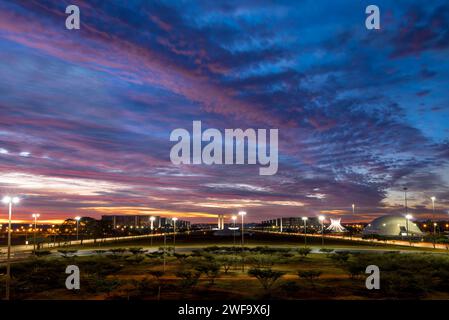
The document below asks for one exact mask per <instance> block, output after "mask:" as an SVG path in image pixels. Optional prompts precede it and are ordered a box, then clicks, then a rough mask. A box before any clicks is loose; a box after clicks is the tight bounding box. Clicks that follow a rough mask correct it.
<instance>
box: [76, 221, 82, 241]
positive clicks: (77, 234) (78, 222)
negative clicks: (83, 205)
mask: <svg viewBox="0 0 449 320" xmlns="http://www.w3.org/2000/svg"><path fill="white" fill-rule="evenodd" d="M75 220H76V241H78V238H79V232H78V230H79V228H80V220H81V217H78V216H77V217H75Z"/></svg>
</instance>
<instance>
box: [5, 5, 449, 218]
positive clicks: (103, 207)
mask: <svg viewBox="0 0 449 320" xmlns="http://www.w3.org/2000/svg"><path fill="white" fill-rule="evenodd" d="M363 2H364V1H361V2H357V1H356V2H354V3H351V4H344V5H340V4H335V3H332V2H328V3H327V4H326V3H323V4H322V5H321V6H320V7H318V6H317V5H316V3H315V2H313V1H301V2H300V3H299V2H298V1H281V2H271V1H270V2H268V1H206V2H184V1H179V2H170V3H168V2H164V1H160V2H159V1H151V2H148V1H129V2H123V1H93V0H92V1H77V5H79V6H80V9H81V29H80V30H71V31H69V30H66V29H65V27H64V26H65V18H66V14H65V7H66V6H67V5H68V4H69V2H68V1H56V0H43V1H41V0H39V1H37V0H35V1H34V0H23V1H14V2H13V1H2V2H1V3H0V192H1V194H7V193H9V194H19V195H21V196H22V197H23V198H24V201H23V202H22V203H21V205H20V209H18V211H17V218H18V219H27V218H29V214H30V213H31V212H35V211H39V212H40V213H41V214H42V216H43V217H46V219H47V220H54V219H63V218H66V217H70V216H73V215H77V214H82V215H90V216H94V217H99V216H101V215H102V214H113V213H114V214H118V213H127V214H139V213H140V214H147V213H151V214H162V215H169V216H175V215H177V216H180V217H191V218H192V220H195V221H200V220H201V219H202V218H204V219H209V218H211V217H213V215H214V214H218V213H225V214H231V213H235V212H236V211H237V210H239V209H241V208H245V209H246V210H247V211H248V219H249V220H253V221H260V220H263V219H265V218H268V217H272V216H293V215H294V216H298V215H316V214H319V213H320V212H321V213H324V214H328V215H335V216H340V217H343V219H344V220H348V219H352V220H357V219H365V220H366V219H371V218H372V217H373V216H377V215H380V214H383V213H391V212H396V213H399V212H402V211H403V209H402V207H401V206H402V204H403V203H402V199H403V194H402V188H403V187H404V186H407V187H408V188H409V190H410V197H411V198H410V205H411V211H412V212H413V213H414V214H415V215H416V216H418V217H419V216H421V217H425V216H426V215H429V214H431V206H430V203H429V198H430V196H436V197H437V199H438V200H437V211H438V213H439V214H441V215H446V214H447V211H446V210H447V209H448V205H449V191H448V190H449V174H448V172H449V170H448V169H449V125H448V124H449V95H448V93H447V88H448V87H449V61H448V59H447V57H448V56H449V55H448V54H449V6H448V5H447V3H446V2H445V1H443V0H439V1H432V2H429V3H412V1H405V0H401V1H378V3H377V4H378V5H379V7H380V9H381V15H382V16H381V17H382V22H381V27H382V28H381V30H366V28H365V22H364V19H365V13H364V12H365V7H366V5H368V4H370V3H363ZM193 120H201V121H202V123H203V126H204V128H217V129H219V130H223V129H225V128H243V129H244V128H266V129H270V128H277V129H279V144H280V145H279V147H280V150H279V157H280V159H279V170H278V173H277V174H276V175H275V176H259V175H258V172H259V171H258V167H257V166H252V165H236V166H228V165H226V166H224V165H223V166H218V165H212V166H207V165H190V166H189V165H182V166H175V165H173V164H172V163H171V162H170V159H169V153H170V148H171V146H172V143H171V142H170V141H169V136H170V132H171V131H172V130H173V129H175V128H185V129H187V130H191V126H192V121H193ZM352 203H355V204H356V208H357V210H356V215H355V216H353V215H352V207H351V205H352ZM204 221H207V220H204Z"/></svg>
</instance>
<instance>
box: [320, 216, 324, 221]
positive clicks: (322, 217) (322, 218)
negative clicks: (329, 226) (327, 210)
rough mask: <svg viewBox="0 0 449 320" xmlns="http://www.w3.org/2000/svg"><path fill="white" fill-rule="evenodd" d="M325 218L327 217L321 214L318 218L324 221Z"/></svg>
mask: <svg viewBox="0 0 449 320" xmlns="http://www.w3.org/2000/svg"><path fill="white" fill-rule="evenodd" d="M324 219H326V218H325V217H324V216H319V217H318V220H320V221H324Z"/></svg>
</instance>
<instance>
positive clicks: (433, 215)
mask: <svg viewBox="0 0 449 320" xmlns="http://www.w3.org/2000/svg"><path fill="white" fill-rule="evenodd" d="M436 199H437V198H435V197H430V200H432V220H433V237H434V238H435V235H436V221H435V200H436Z"/></svg>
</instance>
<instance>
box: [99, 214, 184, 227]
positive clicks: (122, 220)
mask: <svg viewBox="0 0 449 320" xmlns="http://www.w3.org/2000/svg"><path fill="white" fill-rule="evenodd" d="M151 217H154V222H153V227H154V228H155V229H159V228H169V227H172V226H173V219H172V218H167V217H160V216H152V215H107V216H102V217H101V220H102V221H107V222H109V223H111V224H112V226H113V228H114V229H115V228H117V227H120V226H122V227H125V226H126V227H144V228H145V227H148V228H149V227H150V226H151V220H150V218H151ZM189 227H190V221H186V220H178V221H176V228H178V229H189Z"/></svg>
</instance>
